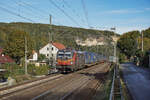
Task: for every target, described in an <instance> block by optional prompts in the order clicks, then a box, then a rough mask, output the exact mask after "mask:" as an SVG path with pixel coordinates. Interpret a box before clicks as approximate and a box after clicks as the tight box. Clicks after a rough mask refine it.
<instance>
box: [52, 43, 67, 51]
mask: <svg viewBox="0 0 150 100" xmlns="http://www.w3.org/2000/svg"><path fill="white" fill-rule="evenodd" d="M52 45H53V46H55V47H56V48H58V49H59V50H62V49H65V48H66V47H65V46H64V45H63V44H61V43H57V42H53V43H52Z"/></svg>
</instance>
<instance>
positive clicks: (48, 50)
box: [39, 42, 65, 61]
mask: <svg viewBox="0 0 150 100" xmlns="http://www.w3.org/2000/svg"><path fill="white" fill-rule="evenodd" d="M62 49H65V46H64V45H63V44H61V43H56V42H53V43H48V44H47V45H45V46H44V47H43V48H41V49H40V50H39V54H44V55H45V56H46V58H50V57H52V58H53V60H55V61H56V56H57V52H58V50H62Z"/></svg>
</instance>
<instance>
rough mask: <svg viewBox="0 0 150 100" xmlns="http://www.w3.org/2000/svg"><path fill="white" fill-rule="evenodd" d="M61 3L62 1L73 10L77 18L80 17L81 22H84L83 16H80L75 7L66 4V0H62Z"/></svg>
mask: <svg viewBox="0 0 150 100" xmlns="http://www.w3.org/2000/svg"><path fill="white" fill-rule="evenodd" d="M63 3H64V5H66V6H67V7H68V8H69V9H70V10H72V12H73V13H74V14H75V15H76V16H77V17H78V18H80V19H81V21H82V22H83V23H85V21H84V20H83V18H81V16H80V15H79V14H78V13H77V12H76V10H75V9H73V8H72V7H71V6H70V5H69V4H68V2H66V1H65V0H63Z"/></svg>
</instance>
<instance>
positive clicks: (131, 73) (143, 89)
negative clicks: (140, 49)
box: [121, 63, 150, 100]
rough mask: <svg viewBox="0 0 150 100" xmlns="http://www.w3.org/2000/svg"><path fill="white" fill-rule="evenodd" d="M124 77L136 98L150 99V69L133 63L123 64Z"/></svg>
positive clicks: (138, 99)
mask: <svg viewBox="0 0 150 100" xmlns="http://www.w3.org/2000/svg"><path fill="white" fill-rule="evenodd" d="M121 70H122V71H123V76H124V79H125V81H126V83H127V86H128V88H129V91H130V93H131V95H132V96H133V99H134V100H150V70H148V69H143V68H139V67H137V66H135V65H134V64H132V63H125V64H121Z"/></svg>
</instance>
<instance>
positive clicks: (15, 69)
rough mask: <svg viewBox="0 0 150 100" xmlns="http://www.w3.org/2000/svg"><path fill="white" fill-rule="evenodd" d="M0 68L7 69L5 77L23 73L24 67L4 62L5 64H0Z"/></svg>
mask: <svg viewBox="0 0 150 100" xmlns="http://www.w3.org/2000/svg"><path fill="white" fill-rule="evenodd" d="M1 68H5V69H6V70H7V72H6V73H5V77H6V78H7V77H9V76H11V77H13V78H14V77H16V76H18V75H24V67H22V66H19V65H17V64H15V63H14V64H13V63H12V64H9V63H6V64H3V65H1Z"/></svg>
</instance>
